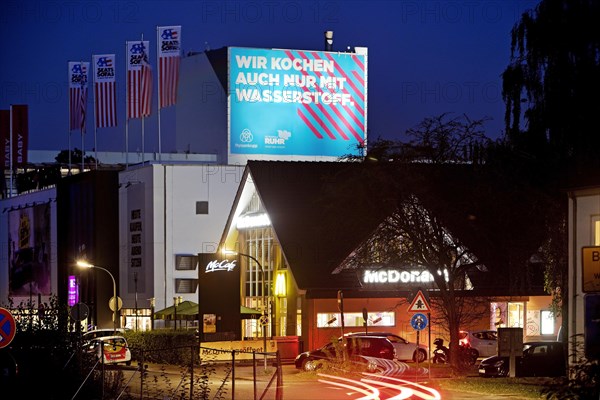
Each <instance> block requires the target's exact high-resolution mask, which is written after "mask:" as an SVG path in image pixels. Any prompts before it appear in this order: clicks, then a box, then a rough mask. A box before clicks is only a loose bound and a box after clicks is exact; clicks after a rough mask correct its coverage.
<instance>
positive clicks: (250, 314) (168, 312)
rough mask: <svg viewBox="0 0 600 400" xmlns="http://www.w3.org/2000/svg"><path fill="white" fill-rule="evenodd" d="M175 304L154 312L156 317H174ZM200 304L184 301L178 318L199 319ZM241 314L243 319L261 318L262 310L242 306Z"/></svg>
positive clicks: (179, 309) (180, 306)
mask: <svg viewBox="0 0 600 400" xmlns="http://www.w3.org/2000/svg"><path fill="white" fill-rule="evenodd" d="M174 309H175V308H174V306H170V307H167V308H165V309H163V310H160V311H155V312H154V318H155V319H173V317H174V316H175V315H174V314H175V313H174ZM198 313H199V311H198V304H197V303H194V302H193V301H183V302H181V304H179V305H178V306H177V319H198ZM240 314H242V319H254V318H259V317H260V316H261V315H262V312H261V311H259V310H255V309H254V308H249V307H244V306H240Z"/></svg>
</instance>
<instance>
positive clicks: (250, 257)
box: [222, 250, 268, 371]
mask: <svg viewBox="0 0 600 400" xmlns="http://www.w3.org/2000/svg"><path fill="white" fill-rule="evenodd" d="M222 253H223V254H230V255H239V256H244V257H248V258H249V259H251V260H252V261H254V262H255V263H256V265H258V268H259V269H260V277H261V294H262V307H263V313H262V318H261V320H262V321H261V325H262V331H263V352H264V359H265V361H264V364H265V365H264V367H265V371H266V370H267V323H266V322H267V321H268V314H267V304H266V298H265V270H264V268H263V266H262V264H261V263H260V262H259V261H258V260H257V259H256V258H254V257H253V256H251V255H250V254H245V253H238V252H237V251H232V250H222Z"/></svg>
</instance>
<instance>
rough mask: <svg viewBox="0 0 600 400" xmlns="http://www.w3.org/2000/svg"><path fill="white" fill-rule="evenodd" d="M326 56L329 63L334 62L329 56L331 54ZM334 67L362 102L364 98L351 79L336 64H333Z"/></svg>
mask: <svg viewBox="0 0 600 400" xmlns="http://www.w3.org/2000/svg"><path fill="white" fill-rule="evenodd" d="M326 56H327V58H328V59H330V60H331V61H335V60H334V59H333V57H332V56H331V54H326ZM335 67H336V70H337V71H339V73H340V74H342V75H343V76H344V78H346V83H347V84H348V85H349V86H350V87H351V88H352V89H353V90H354V92H355V93H356V94H357V96H358V97H359V98H360V100H361V102H364V97H363V94H362V92H361V91H360V90H358V88H357V87H356V85H354V82H353V81H352V79H350V77H349V76H348V75H346V73H345V72H344V71H342V69H341V68H340V67H339V66H338V65H337V63H335ZM363 73H364V70H363Z"/></svg>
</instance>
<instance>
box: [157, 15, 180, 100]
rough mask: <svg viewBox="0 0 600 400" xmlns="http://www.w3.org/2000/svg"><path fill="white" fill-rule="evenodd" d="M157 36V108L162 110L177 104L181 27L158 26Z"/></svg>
mask: <svg viewBox="0 0 600 400" xmlns="http://www.w3.org/2000/svg"><path fill="white" fill-rule="evenodd" d="M157 36H158V38H157V53H158V93H160V95H159V99H158V107H159V108H164V107H169V106H172V105H174V104H175V103H176V102H177V85H178V83H179V63H180V60H181V26H159V27H158V28H157Z"/></svg>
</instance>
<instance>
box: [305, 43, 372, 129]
mask: <svg viewBox="0 0 600 400" xmlns="http://www.w3.org/2000/svg"><path fill="white" fill-rule="evenodd" d="M301 54H302V53H301ZM314 57H315V58H316V59H321V58H320V57H319V55H318V54H317V53H315V54H314ZM332 61H334V60H332ZM334 62H335V61H334ZM353 72H356V71H353ZM317 75H318V76H319V77H321V76H322V74H321V73H320V72H317ZM344 76H345V77H346V75H344ZM347 79H348V78H347V77H346V80H347ZM363 86H364V84H363ZM342 92H343V93H346V94H350V92H348V90H347V89H346V88H345V87H344V88H343V89H342ZM359 97H360V101H361V102H364V98H363V96H362V94H361V93H359ZM354 105H355V107H356V110H357V111H358V113H359V115H360V116H363V117H364V114H365V113H364V110H363V108H362V107H361V105H360V104H359V102H357V101H356V100H355V101H354ZM342 107H343V108H344V110H345V111H346V112H347V113H348V114H349V115H350V117H351V118H352V119H353V120H354V121H358V118H357V117H356V115H355V114H354V111H353V110H352V109H351V108H350V107H348V106H342ZM357 125H358V126H361V127H362V126H364V124H362V123H360V122H359V123H358V124H357ZM353 134H354V133H353ZM355 136H356V135H355ZM359 141H362V138H361V139H359Z"/></svg>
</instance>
